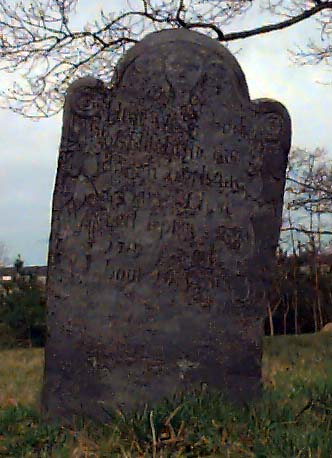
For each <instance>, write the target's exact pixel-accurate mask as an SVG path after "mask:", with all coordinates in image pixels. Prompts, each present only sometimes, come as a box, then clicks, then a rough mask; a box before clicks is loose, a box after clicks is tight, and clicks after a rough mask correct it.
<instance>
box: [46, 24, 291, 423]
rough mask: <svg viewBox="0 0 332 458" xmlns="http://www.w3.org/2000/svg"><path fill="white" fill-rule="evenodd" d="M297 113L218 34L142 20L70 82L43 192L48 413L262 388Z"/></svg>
mask: <svg viewBox="0 0 332 458" xmlns="http://www.w3.org/2000/svg"><path fill="white" fill-rule="evenodd" d="M290 136H291V126H290V118H289V115H288V113H287V111H286V109H285V108H284V107H283V105H281V104H280V103H278V102H275V101H273V100H269V99H261V100H256V101H250V98H249V95H248V89H247V85H246V82H245V77H244V75H243V73H242V70H241V68H240V66H239V65H238V63H237V61H236V60H235V59H234V57H233V56H232V55H231V54H230V52H229V51H228V50H227V49H226V48H224V47H223V46H222V45H221V44H219V43H218V42H215V41H214V40H212V39H210V38H208V37H206V36H204V35H202V34H200V33H197V32H192V31H188V30H167V31H163V32H158V33H154V34H151V35H149V36H147V37H146V38H144V39H143V40H142V41H141V42H140V43H138V44H137V45H135V46H134V47H133V48H132V49H131V50H130V51H129V52H128V53H127V54H126V55H125V57H124V58H123V60H122V61H121V63H120V64H119V66H118V68H117V71H116V74H115V77H114V79H113V85H112V88H111V89H107V88H106V87H105V86H104V85H103V83H102V82H100V81H98V80H95V79H93V78H83V79H81V80H78V81H77V82H75V83H74V84H73V85H72V86H71V87H70V88H69V90H68V94H67V97H66V102H65V108H64V123H63V135H62V141H61V148H60V154H59V164H58V173H57V179H56V185H55V191H54V198H53V216H52V232H51V238H50V249H49V269H48V285H47V294H48V329H49V335H48V339H47V345H46V363H45V383H44V390H43V407H44V413H45V415H46V416H48V417H49V418H56V417H62V418H64V419H66V418H67V419H68V418H70V416H71V415H72V414H87V415H90V416H92V417H93V418H96V419H100V420H103V419H104V418H107V416H105V415H106V414H105V412H104V410H103V408H102V406H103V405H106V406H107V405H109V406H113V407H118V408H120V409H123V410H125V411H131V410H133V409H136V408H139V407H143V406H144V404H145V403H148V404H149V405H151V404H152V403H153V402H155V401H158V400H161V399H162V398H164V397H171V396H172V394H174V393H175V392H180V391H181V392H182V391H186V390H191V389H194V388H200V387H201V384H207V385H206V386H207V388H208V389H209V388H211V389H217V390H220V391H221V392H223V393H224V394H225V395H226V396H227V397H228V398H229V399H230V400H232V401H233V402H236V403H238V404H241V403H243V402H245V401H252V400H254V399H257V398H259V396H260V392H261V354H262V344H261V339H262V334H263V319H264V317H265V310H266V291H267V288H268V287H269V282H270V279H269V274H270V272H271V269H272V268H273V263H274V253H275V248H276V245H277V242H278V238H279V230H280V224H281V213H282V203H283V192H284V185H285V170H286V165H287V156H288V152H289V147H290Z"/></svg>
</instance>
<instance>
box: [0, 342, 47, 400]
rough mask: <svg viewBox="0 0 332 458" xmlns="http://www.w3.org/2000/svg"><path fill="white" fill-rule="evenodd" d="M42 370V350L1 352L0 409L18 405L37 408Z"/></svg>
mask: <svg viewBox="0 0 332 458" xmlns="http://www.w3.org/2000/svg"><path fill="white" fill-rule="evenodd" d="M43 368H44V349H43V348H29V349H26V348H22V349H13V350H1V351H0V407H4V406H8V405H17V404H18V403H20V404H22V405H25V406H29V407H35V408H38V407H39V404H40V392H41V386H42V379H43Z"/></svg>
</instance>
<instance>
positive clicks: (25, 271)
mask: <svg viewBox="0 0 332 458" xmlns="http://www.w3.org/2000/svg"><path fill="white" fill-rule="evenodd" d="M15 274H16V269H15V267H0V280H1V279H3V277H12V276H14V275H15ZM21 275H22V276H27V275H36V276H37V277H46V276H47V266H25V267H23V268H22V273H21Z"/></svg>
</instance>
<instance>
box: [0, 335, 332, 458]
mask: <svg viewBox="0 0 332 458" xmlns="http://www.w3.org/2000/svg"><path fill="white" fill-rule="evenodd" d="M331 362H332V334H329V333H326V334H307V335H301V336H276V337H265V338H264V356H263V381H264V387H265V392H264V397H263V399H262V401H261V402H260V403H259V404H257V405H256V407H254V408H251V409H243V410H242V411H241V410H236V409H235V408H232V407H231V406H229V405H227V404H226V403H224V402H223V401H222V398H221V397H220V395H218V394H217V393H210V394H205V395H200V396H184V397H181V398H180V397H179V398H178V399H173V400H169V401H168V402H164V403H160V404H158V405H156V406H155V408H154V410H153V411H152V412H148V411H144V412H139V413H136V415H133V416H132V417H131V418H125V417H124V416H121V415H120V414H119V413H118V414H116V413H115V412H114V413H113V414H114V415H113V414H111V413H110V421H109V423H108V424H104V425H94V424H92V423H91V422H89V421H87V420H84V419H77V422H76V424H75V426H74V427H72V428H68V427H63V426H61V425H56V424H54V425H46V424H44V423H43V421H42V420H41V418H40V415H39V413H38V406H39V396H40V391H41V384H42V370H43V349H19V350H5V351H1V352H0V363H1V366H0V367H1V369H0V457H1V458H30V457H31V458H112V457H121V458H134V457H142V458H143V457H153V458H168V457H174V458H175V457H179V458H180V457H188V458H196V457H197V458H198V457H206V458H208V457H209V458H212V457H215V458H217V457H220V458H223V457H225V458H245V457H246V458H247V457H256V458H265V457H266V458H330V457H332V364H331Z"/></svg>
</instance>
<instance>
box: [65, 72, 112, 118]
mask: <svg viewBox="0 0 332 458" xmlns="http://www.w3.org/2000/svg"><path fill="white" fill-rule="evenodd" d="M108 91H109V89H108V88H107V87H106V85H105V84H104V83H103V81H101V80H98V79H96V78H93V77H90V76H88V77H84V78H80V79H78V80H76V81H75V82H74V83H72V84H71V85H70V86H69V87H68V89H67V94H66V102H65V110H66V111H67V110H69V111H71V112H73V113H75V114H76V115H78V116H80V117H83V118H91V117H93V116H96V115H97V114H98V112H99V110H100V105H101V103H102V101H103V100H104V98H105V95H106V93H107V92H108Z"/></svg>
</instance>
